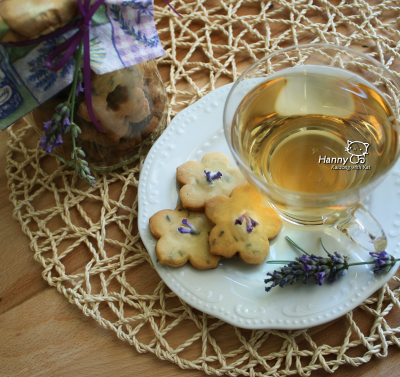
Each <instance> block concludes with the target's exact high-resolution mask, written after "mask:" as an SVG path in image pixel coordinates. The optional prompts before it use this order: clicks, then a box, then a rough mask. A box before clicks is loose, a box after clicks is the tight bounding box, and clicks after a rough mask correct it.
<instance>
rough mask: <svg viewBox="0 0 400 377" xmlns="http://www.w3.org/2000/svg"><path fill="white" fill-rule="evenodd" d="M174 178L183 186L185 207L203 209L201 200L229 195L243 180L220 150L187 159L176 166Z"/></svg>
mask: <svg viewBox="0 0 400 377" xmlns="http://www.w3.org/2000/svg"><path fill="white" fill-rule="evenodd" d="M176 178H177V179H178V182H179V183H180V184H181V185H183V186H182V188H181V190H180V193H179V195H180V197H181V200H182V205H183V207H184V208H188V209H190V210H191V211H204V203H205V202H206V201H207V200H208V199H211V198H212V197H213V196H216V195H226V196H229V195H230V193H231V192H232V190H233V189H234V188H235V187H236V186H238V185H241V184H244V183H246V180H245V178H244V177H243V175H242V173H240V171H239V169H238V168H233V167H231V163H230V161H229V158H228V157H226V156H225V155H224V154H222V153H221V152H213V153H208V154H206V155H204V157H203V159H202V160H201V162H198V161H188V162H185V163H184V164H183V165H181V166H179V167H178V168H177V169H176Z"/></svg>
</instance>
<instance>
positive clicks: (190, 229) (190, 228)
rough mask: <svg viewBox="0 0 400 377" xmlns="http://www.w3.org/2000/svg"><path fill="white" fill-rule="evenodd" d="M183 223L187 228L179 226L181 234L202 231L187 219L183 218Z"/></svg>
mask: <svg viewBox="0 0 400 377" xmlns="http://www.w3.org/2000/svg"><path fill="white" fill-rule="evenodd" d="M182 224H183V225H185V226H186V227H187V228H184V227H182V226H181V227H179V228H178V232H179V233H181V234H184V233H190V234H200V232H199V231H198V230H196V228H195V227H194V226H193V225H192V224H190V223H189V221H188V220H187V219H183V220H182Z"/></svg>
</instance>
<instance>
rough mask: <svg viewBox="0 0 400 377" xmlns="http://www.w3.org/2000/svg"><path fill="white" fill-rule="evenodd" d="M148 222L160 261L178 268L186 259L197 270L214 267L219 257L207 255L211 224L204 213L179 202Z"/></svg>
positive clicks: (208, 252)
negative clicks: (183, 206)
mask: <svg viewBox="0 0 400 377" xmlns="http://www.w3.org/2000/svg"><path fill="white" fill-rule="evenodd" d="M149 222H150V232H151V234H152V235H153V237H155V238H157V239H158V241H157V244H156V254H157V258H158V260H159V261H160V263H161V264H164V265H167V266H171V267H179V266H183V265H184V264H185V263H186V262H187V261H189V262H190V264H191V265H192V266H193V267H195V268H198V269H200V270H206V269H209V268H215V267H217V265H218V261H219V260H220V257H219V256H216V255H212V254H210V251H209V246H208V237H209V234H210V230H211V228H212V227H213V224H212V223H211V221H210V220H209V219H208V218H207V217H206V216H205V214H204V213H193V212H191V211H189V210H187V209H184V208H182V206H181V205H179V206H178V207H176V209H175V210H170V209H165V210H162V211H159V212H157V213H156V214H154V215H153V216H152V217H150V221H149Z"/></svg>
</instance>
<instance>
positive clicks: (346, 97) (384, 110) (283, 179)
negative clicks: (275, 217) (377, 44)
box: [232, 66, 399, 194]
mask: <svg viewBox="0 0 400 377" xmlns="http://www.w3.org/2000/svg"><path fill="white" fill-rule="evenodd" d="M234 122H235V124H234V127H233V128H232V129H235V128H236V131H235V132H238V133H239V137H238V138H237V140H239V141H238V145H235V149H236V150H237V151H238V153H239V155H241V157H242V159H243V160H244V161H245V162H247V165H248V166H250V168H251V169H252V171H253V172H254V173H255V174H256V175H258V176H260V177H262V178H263V179H264V180H266V181H267V182H269V183H271V184H273V185H276V186H278V187H280V188H284V189H288V190H292V191H297V192H303V193H316V194H319V193H331V192H338V191H344V190H348V189H351V188H353V187H356V186H358V185H360V184H362V183H364V182H367V181H369V180H371V179H372V178H373V177H374V176H375V175H376V174H378V173H379V172H381V171H382V170H383V169H385V168H386V167H387V166H388V165H389V164H390V163H391V162H392V161H393V160H394V158H395V157H396V154H397V150H398V140H399V135H398V126H397V123H396V120H395V117H394V115H393V113H392V110H391V107H390V106H389V105H388V103H387V101H386V100H385V99H384V98H383V96H382V95H381V94H380V93H379V92H378V91H377V90H376V89H375V88H374V87H373V86H372V85H370V84H369V83H367V82H366V81H365V80H364V79H362V78H361V77H359V76H356V75H354V74H351V73H348V72H346V71H342V70H340V69H337V68H330V67H320V66H301V67H295V68H290V69H286V70H283V71H281V72H280V73H278V74H275V75H273V76H271V77H270V79H268V80H267V81H265V82H263V83H262V84H260V85H259V86H257V87H255V88H254V89H253V90H252V91H251V92H250V93H249V94H248V95H247V96H246V97H245V98H244V99H243V101H242V102H241V104H240V106H239V108H238V110H237V112H236V115H235V118H234Z"/></svg>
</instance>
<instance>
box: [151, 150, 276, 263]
mask: <svg viewBox="0 0 400 377" xmlns="http://www.w3.org/2000/svg"><path fill="white" fill-rule="evenodd" d="M177 179H178V182H179V183H180V184H181V186H182V187H181V189H180V198H181V201H182V204H181V205H179V206H178V207H177V208H176V209H175V210H163V211H160V212H157V213H156V214H154V215H153V216H152V217H151V218H150V232H151V234H152V235H153V236H154V237H155V238H157V239H158V242H157V244H156V254H157V258H158V260H159V261H160V263H161V264H165V265H168V266H172V267H179V266H182V265H184V264H185V263H187V262H188V261H189V262H190V263H191V265H192V266H193V267H195V268H198V269H209V268H215V267H217V265H218V262H219V260H220V259H221V258H222V257H223V258H231V257H233V256H236V255H237V256H239V257H240V258H241V259H242V260H243V261H244V262H246V263H250V264H261V263H262V262H263V260H264V259H265V257H266V256H267V255H268V252H269V240H270V239H272V238H274V237H276V236H277V235H278V233H279V230H280V228H281V225H282V219H281V218H280V216H279V215H278V213H277V212H276V211H275V210H274V209H273V208H271V207H265V206H263V205H262V197H261V195H260V194H259V193H258V192H257V191H255V190H254V189H253V188H252V187H251V186H250V185H249V184H248V183H246V180H245V178H244V177H243V176H242V174H241V173H240V171H239V169H237V168H233V167H231V164H230V161H229V159H228V158H227V157H226V156H225V155H223V154H222V153H220V152H214V153H209V154H206V155H205V156H204V157H203V159H202V160H201V162H197V161H188V162H186V163H184V164H183V165H181V166H179V167H178V168H177Z"/></svg>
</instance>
